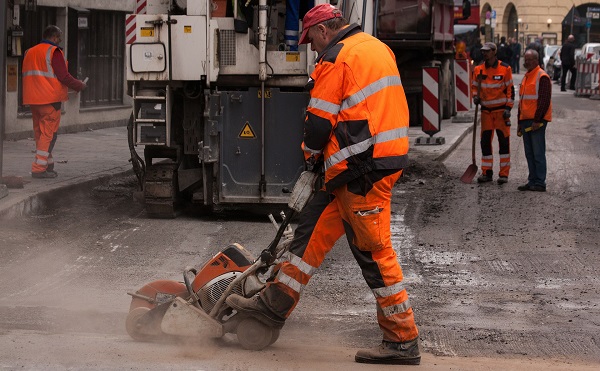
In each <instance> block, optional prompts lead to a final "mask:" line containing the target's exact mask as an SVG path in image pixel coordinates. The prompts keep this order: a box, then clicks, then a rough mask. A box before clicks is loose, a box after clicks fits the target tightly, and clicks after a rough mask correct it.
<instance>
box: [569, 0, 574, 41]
mask: <svg viewBox="0 0 600 371" xmlns="http://www.w3.org/2000/svg"><path fill="white" fill-rule="evenodd" d="M573 18H575V5H573V6H572V7H571V32H570V33H569V35H573Z"/></svg>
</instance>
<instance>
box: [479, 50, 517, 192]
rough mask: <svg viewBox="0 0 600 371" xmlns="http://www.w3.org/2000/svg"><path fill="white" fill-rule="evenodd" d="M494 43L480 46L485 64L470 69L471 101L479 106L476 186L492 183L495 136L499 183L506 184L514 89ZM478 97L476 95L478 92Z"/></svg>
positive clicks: (510, 74) (508, 170)
mask: <svg viewBox="0 0 600 371" xmlns="http://www.w3.org/2000/svg"><path fill="white" fill-rule="evenodd" d="M496 49H497V48H496V44H494V43H492V42H486V43H484V44H483V46H482V47H481V53H482V54H483V58H484V63H482V64H480V65H478V66H476V67H475V68H474V70H473V79H472V84H473V85H472V89H471V91H472V92H473V94H474V96H473V102H474V103H475V104H481V175H480V176H479V177H478V178H477V181H478V182H479V183H485V182H490V181H492V180H493V173H494V172H493V170H492V168H493V164H494V156H493V150H492V140H493V139H494V131H495V132H496V134H497V135H498V147H499V149H498V153H499V154H500V174H499V175H500V176H499V178H498V184H504V183H506V182H508V175H509V172H510V115H511V110H512V108H513V105H514V99H515V88H514V85H513V79H512V71H511V69H510V66H509V64H508V63H505V62H502V61H500V60H498V58H497V57H496ZM478 89H479V91H480V95H477V91H478Z"/></svg>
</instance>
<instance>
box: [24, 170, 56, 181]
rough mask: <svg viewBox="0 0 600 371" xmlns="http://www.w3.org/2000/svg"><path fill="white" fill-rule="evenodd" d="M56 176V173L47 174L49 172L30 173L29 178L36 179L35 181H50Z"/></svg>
mask: <svg viewBox="0 0 600 371" xmlns="http://www.w3.org/2000/svg"><path fill="white" fill-rule="evenodd" d="M57 176H58V174H57V173H56V172H54V171H53V172H49V171H43V172H41V173H31V177H32V178H37V179H51V178H56V177H57Z"/></svg>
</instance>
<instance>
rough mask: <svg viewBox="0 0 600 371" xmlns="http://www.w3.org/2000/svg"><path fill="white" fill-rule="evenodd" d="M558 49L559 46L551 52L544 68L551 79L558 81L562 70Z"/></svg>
mask: <svg viewBox="0 0 600 371" xmlns="http://www.w3.org/2000/svg"><path fill="white" fill-rule="evenodd" d="M560 50H561V48H560V47H559V48H558V49H556V50H555V51H554V53H552V55H551V56H550V58H549V59H548V63H546V66H545V70H546V73H547V74H548V75H549V76H550V77H551V78H552V80H555V81H558V80H559V79H560V73H561V72H562V64H561V62H560Z"/></svg>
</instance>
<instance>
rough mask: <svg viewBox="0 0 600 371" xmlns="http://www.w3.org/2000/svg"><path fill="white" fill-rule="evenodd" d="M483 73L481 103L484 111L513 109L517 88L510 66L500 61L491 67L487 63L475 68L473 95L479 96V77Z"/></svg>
mask: <svg viewBox="0 0 600 371" xmlns="http://www.w3.org/2000/svg"><path fill="white" fill-rule="evenodd" d="M480 72H481V73H482V75H483V80H481V96H480V97H479V100H480V101H481V109H482V110H486V109H487V110H500V109H506V108H512V107H513V105H514V99H515V88H514V85H513V79H512V72H511V70H510V66H509V65H508V64H506V63H504V62H501V61H499V60H497V61H496V63H494V65H492V66H490V67H486V65H485V63H482V64H480V65H479V66H475V68H474V70H473V79H472V81H473V83H472V89H471V91H472V94H473V95H477V87H478V85H479V80H478V78H477V76H479V73H480Z"/></svg>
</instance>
